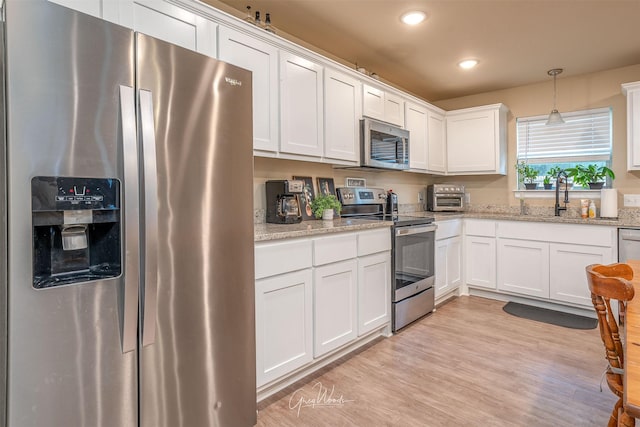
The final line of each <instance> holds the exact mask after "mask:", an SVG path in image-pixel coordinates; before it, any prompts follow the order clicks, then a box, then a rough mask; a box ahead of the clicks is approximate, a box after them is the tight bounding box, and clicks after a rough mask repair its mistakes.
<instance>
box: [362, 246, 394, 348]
mask: <svg viewBox="0 0 640 427" xmlns="http://www.w3.org/2000/svg"><path fill="white" fill-rule="evenodd" d="M390 312H391V254H390V252H381V253H378V254H375V255H369V256H366V257H362V258H359V259H358V336H360V335H363V334H366V333H367V332H370V331H372V330H374V329H376V328H379V327H381V326H383V325H385V324H387V323H389V321H390V320H391V314H390Z"/></svg>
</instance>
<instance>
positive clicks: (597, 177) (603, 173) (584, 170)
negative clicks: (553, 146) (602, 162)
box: [567, 164, 616, 190]
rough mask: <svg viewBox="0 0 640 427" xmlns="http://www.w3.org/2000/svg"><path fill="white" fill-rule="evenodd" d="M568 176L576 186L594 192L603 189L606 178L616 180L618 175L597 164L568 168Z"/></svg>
mask: <svg viewBox="0 0 640 427" xmlns="http://www.w3.org/2000/svg"><path fill="white" fill-rule="evenodd" d="M567 174H568V175H569V176H570V177H572V178H573V182H574V183H575V184H579V185H580V186H581V187H582V188H590V189H592V190H597V189H600V188H602V186H603V185H604V180H605V178H606V177H609V178H611V179H616V175H615V174H614V173H613V171H612V170H611V169H609V168H608V167H606V166H598V165H596V164H590V165H586V166H585V165H576V166H575V167H573V168H567Z"/></svg>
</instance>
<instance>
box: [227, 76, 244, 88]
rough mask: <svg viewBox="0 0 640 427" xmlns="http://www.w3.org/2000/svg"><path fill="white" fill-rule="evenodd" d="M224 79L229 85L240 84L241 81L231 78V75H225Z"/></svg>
mask: <svg viewBox="0 0 640 427" xmlns="http://www.w3.org/2000/svg"><path fill="white" fill-rule="evenodd" d="M224 81H225V82H227V83H229V84H230V85H231V86H242V82H241V81H240V80H236V79H232V78H231V77H225V78H224Z"/></svg>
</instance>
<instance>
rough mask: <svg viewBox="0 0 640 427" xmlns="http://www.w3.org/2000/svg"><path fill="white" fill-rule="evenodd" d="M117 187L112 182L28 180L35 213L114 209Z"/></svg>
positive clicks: (50, 178) (106, 180)
mask: <svg viewBox="0 0 640 427" xmlns="http://www.w3.org/2000/svg"><path fill="white" fill-rule="evenodd" d="M119 187H120V183H119V182H118V180H117V179H113V178H70V177H49V176H37V177H35V178H33V179H32V180H31V196H32V208H33V210H34V211H61V210H77V209H92V210H96V209H117V208H119V206H118V204H119V203H118V193H119Z"/></svg>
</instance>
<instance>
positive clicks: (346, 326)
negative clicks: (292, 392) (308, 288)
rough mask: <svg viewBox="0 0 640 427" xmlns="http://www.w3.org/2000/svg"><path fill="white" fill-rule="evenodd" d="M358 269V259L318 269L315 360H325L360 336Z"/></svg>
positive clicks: (315, 289) (314, 322)
mask: <svg viewBox="0 0 640 427" xmlns="http://www.w3.org/2000/svg"><path fill="white" fill-rule="evenodd" d="M357 269H358V264H357V261H356V260H355V259H352V260H349V261H343V262H338V263H334V264H328V265H323V266H321V267H317V268H315V269H314V278H313V325H314V328H313V330H314V334H313V335H314V345H313V355H314V357H319V356H322V355H323V354H325V353H327V352H329V351H331V350H334V349H336V348H338V347H340V346H342V345H344V344H346V343H348V342H349V341H352V340H353V339H354V338H356V337H357V336H358V329H357V309H358V306H357V297H356V292H357V280H356V275H357Z"/></svg>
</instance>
